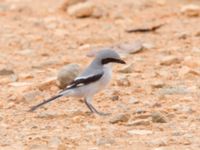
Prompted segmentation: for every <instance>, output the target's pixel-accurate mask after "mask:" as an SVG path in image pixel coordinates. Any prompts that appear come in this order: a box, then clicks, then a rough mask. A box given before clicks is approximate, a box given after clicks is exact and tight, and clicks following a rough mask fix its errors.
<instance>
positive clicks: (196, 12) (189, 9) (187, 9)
mask: <svg viewBox="0 0 200 150" xmlns="http://www.w3.org/2000/svg"><path fill="white" fill-rule="evenodd" d="M181 13H183V14H184V15H186V16H188V17H198V16H200V7H199V6H198V5H195V4H189V5H185V6H183V7H182V8H181Z"/></svg>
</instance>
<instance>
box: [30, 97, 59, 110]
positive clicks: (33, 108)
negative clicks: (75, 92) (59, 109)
mask: <svg viewBox="0 0 200 150" xmlns="http://www.w3.org/2000/svg"><path fill="white" fill-rule="evenodd" d="M61 96H63V94H58V95H56V96H53V97H51V98H49V99H47V100H45V101H43V102H42V103H39V104H37V105H35V106H33V107H32V108H31V109H30V110H29V112H33V111H34V110H36V109H37V108H38V107H40V106H42V105H44V104H46V103H49V102H51V101H53V100H55V99H57V98H59V97H61Z"/></svg>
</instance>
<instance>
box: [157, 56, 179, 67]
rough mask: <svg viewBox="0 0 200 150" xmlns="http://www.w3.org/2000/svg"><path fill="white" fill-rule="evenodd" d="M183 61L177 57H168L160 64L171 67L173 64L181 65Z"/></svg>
mask: <svg viewBox="0 0 200 150" xmlns="http://www.w3.org/2000/svg"><path fill="white" fill-rule="evenodd" d="M181 61H182V60H181V59H180V58H177V57H176V56H166V57H165V58H163V59H162V60H161V62H160V64H161V65H164V66H170V65H172V64H179V63H181Z"/></svg>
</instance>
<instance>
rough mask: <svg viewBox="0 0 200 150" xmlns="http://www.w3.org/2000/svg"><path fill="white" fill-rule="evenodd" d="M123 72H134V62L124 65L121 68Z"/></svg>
mask: <svg viewBox="0 0 200 150" xmlns="http://www.w3.org/2000/svg"><path fill="white" fill-rule="evenodd" d="M119 72H121V73H132V72H133V64H129V65H126V66H124V67H123V68H122V69H120V70H119Z"/></svg>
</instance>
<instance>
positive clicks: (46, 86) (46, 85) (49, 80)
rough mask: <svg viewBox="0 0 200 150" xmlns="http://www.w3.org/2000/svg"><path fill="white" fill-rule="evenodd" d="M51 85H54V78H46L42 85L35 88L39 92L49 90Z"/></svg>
mask: <svg viewBox="0 0 200 150" xmlns="http://www.w3.org/2000/svg"><path fill="white" fill-rule="evenodd" d="M52 85H56V77H49V78H47V79H46V80H45V81H43V82H42V83H40V84H39V85H37V87H38V88H39V89H40V90H44V89H49V87H50V86H52Z"/></svg>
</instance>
